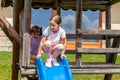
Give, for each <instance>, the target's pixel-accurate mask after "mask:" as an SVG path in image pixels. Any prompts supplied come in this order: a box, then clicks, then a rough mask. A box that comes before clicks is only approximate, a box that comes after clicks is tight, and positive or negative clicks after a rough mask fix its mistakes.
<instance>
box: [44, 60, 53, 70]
mask: <svg viewBox="0 0 120 80" xmlns="http://www.w3.org/2000/svg"><path fill="white" fill-rule="evenodd" d="M51 61H52V59H47V61H46V63H45V66H46V67H49V68H51V67H52V63H51Z"/></svg>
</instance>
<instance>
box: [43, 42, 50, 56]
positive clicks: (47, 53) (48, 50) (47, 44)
mask: <svg viewBox="0 0 120 80" xmlns="http://www.w3.org/2000/svg"><path fill="white" fill-rule="evenodd" d="M43 49H44V51H45V53H46V56H47V58H50V57H51V41H49V40H47V41H45V44H44V48H43Z"/></svg>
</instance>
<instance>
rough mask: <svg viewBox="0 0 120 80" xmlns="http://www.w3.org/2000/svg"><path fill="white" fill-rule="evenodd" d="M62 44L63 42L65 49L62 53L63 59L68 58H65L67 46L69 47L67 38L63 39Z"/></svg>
mask: <svg viewBox="0 0 120 80" xmlns="http://www.w3.org/2000/svg"><path fill="white" fill-rule="evenodd" d="M61 42H62V44H63V46H64V49H63V51H62V53H61V57H66V56H65V50H66V46H67V39H66V38H63V39H62V41H61Z"/></svg>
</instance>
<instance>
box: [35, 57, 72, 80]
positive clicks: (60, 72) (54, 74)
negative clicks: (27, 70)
mask: <svg viewBox="0 0 120 80" xmlns="http://www.w3.org/2000/svg"><path fill="white" fill-rule="evenodd" d="M36 68H37V73H38V80H73V78H72V73H71V70H70V66H69V63H68V61H67V59H66V58H63V59H61V61H60V66H52V67H51V68H47V67H46V66H45V65H44V62H43V61H42V59H41V57H40V58H38V59H37V60H36Z"/></svg>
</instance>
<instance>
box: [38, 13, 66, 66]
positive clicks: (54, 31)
mask: <svg viewBox="0 0 120 80" xmlns="http://www.w3.org/2000/svg"><path fill="white" fill-rule="evenodd" d="M60 24H61V17H60V16H59V15H55V16H52V17H51V18H50V26H48V27H47V28H46V29H45V30H44V32H43V36H42V40H41V42H40V45H39V51H38V55H37V57H40V56H41V53H42V50H43V51H44V52H45V53H46V55H47V60H46V63H45V65H46V67H52V64H53V65H54V66H59V63H58V62H57V57H58V56H59V55H61V57H63V56H65V55H64V52H65V49H66V43H67V41H66V32H65V31H64V29H63V28H61V27H60V26H61V25H60Z"/></svg>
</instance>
